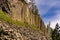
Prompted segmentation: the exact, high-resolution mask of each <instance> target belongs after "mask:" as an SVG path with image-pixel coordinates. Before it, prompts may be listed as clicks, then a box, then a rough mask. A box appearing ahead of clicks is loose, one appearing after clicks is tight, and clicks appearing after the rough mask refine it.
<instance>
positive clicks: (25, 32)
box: [0, 22, 49, 40]
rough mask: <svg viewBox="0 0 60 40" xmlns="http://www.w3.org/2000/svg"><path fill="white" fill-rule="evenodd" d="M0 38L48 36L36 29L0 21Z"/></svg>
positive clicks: (20, 39) (33, 39)
mask: <svg viewBox="0 0 60 40" xmlns="http://www.w3.org/2000/svg"><path fill="white" fill-rule="evenodd" d="M0 40H49V38H48V37H47V36H45V35H43V34H41V32H39V31H37V30H31V29H30V28H26V27H25V28H23V27H16V26H13V25H9V24H7V23H5V22H0Z"/></svg>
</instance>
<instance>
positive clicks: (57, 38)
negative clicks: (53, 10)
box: [52, 23, 60, 40]
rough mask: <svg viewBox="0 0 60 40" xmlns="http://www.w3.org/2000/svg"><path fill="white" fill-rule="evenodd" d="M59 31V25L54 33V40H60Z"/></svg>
mask: <svg viewBox="0 0 60 40" xmlns="http://www.w3.org/2000/svg"><path fill="white" fill-rule="evenodd" d="M58 29H59V25H58V23H57V24H56V26H55V29H54V31H52V40H60V34H59V33H58Z"/></svg>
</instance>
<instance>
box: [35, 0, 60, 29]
mask: <svg viewBox="0 0 60 40" xmlns="http://www.w3.org/2000/svg"><path fill="white" fill-rule="evenodd" d="M35 1H36V5H37V7H38V9H39V13H40V15H41V16H43V15H45V14H47V12H49V10H50V9H51V8H52V7H56V8H58V9H59V8H60V0H35ZM55 14H56V15H54V16H53V17H52V18H43V17H42V19H43V21H44V22H45V24H46V25H47V24H48V22H49V21H51V27H52V28H53V29H54V28H55V25H56V23H59V25H60V9H59V10H55Z"/></svg>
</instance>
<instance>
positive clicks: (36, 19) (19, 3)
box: [0, 0, 50, 40]
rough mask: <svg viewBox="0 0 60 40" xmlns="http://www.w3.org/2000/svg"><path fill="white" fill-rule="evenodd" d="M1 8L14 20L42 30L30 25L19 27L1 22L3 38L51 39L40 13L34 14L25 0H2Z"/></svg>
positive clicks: (24, 39) (8, 39)
mask: <svg viewBox="0 0 60 40" xmlns="http://www.w3.org/2000/svg"><path fill="white" fill-rule="evenodd" d="M0 10H2V11H3V12H6V13H7V15H9V17H11V18H12V19H13V20H14V21H20V22H23V23H28V24H29V25H34V27H35V28H40V30H41V31H42V32H43V33H41V31H37V30H32V29H31V28H28V27H20V26H19V27H18V26H14V25H10V24H8V23H5V22H0V39H1V40H50V39H49V37H48V36H47V29H46V27H45V25H44V22H43V21H42V19H41V18H40V16H39V15H34V14H33V13H32V12H31V10H30V9H29V7H28V4H27V3H26V2H25V1H24V0H0Z"/></svg>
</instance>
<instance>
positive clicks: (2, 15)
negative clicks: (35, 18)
mask: <svg viewBox="0 0 60 40" xmlns="http://www.w3.org/2000/svg"><path fill="white" fill-rule="evenodd" d="M0 19H1V20H3V21H6V22H8V23H9V24H11V25H16V26H23V27H30V28H32V29H36V27H34V25H29V24H28V23H26V22H25V23H23V22H20V21H15V20H13V19H11V18H10V17H9V16H8V15H7V14H6V13H5V12H3V11H1V10H0Z"/></svg>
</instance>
